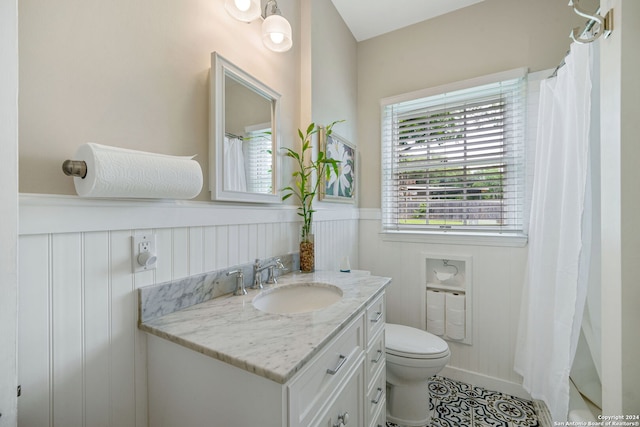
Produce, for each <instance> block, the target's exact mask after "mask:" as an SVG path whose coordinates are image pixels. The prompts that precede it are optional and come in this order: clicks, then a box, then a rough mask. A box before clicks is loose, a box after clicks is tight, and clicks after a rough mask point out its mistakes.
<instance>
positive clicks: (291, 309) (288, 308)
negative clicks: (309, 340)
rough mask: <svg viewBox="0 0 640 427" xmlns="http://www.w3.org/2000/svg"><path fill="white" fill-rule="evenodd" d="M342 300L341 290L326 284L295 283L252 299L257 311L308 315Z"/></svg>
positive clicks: (264, 292) (267, 291)
mask: <svg viewBox="0 0 640 427" xmlns="http://www.w3.org/2000/svg"><path fill="white" fill-rule="evenodd" d="M340 298H342V289H340V288H339V287H337V286H334V285H330V284H328V283H318V282H311V283H295V284H291V285H283V286H280V287H277V288H274V289H269V290H266V291H262V292H260V293H259V294H258V295H256V297H255V298H254V299H253V306H254V307H255V308H257V309H258V310H261V311H264V312H267V313H275V314H291V313H308V312H310V311H316V310H320V309H323V308H326V307H329V306H330V305H331V304H334V303H336V302H338V301H339V300H340Z"/></svg>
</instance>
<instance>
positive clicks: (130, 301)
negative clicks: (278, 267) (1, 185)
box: [18, 196, 358, 427]
mask: <svg viewBox="0 0 640 427" xmlns="http://www.w3.org/2000/svg"><path fill="white" fill-rule="evenodd" d="M26 199H28V202H27V204H28V205H29V207H28V208H27V210H29V211H31V212H32V214H30V215H27V216H26V218H25V219H24V220H23V222H22V223H21V228H22V229H23V231H24V233H23V234H21V236H20V241H19V274H20V283H19V307H18V309H19V313H18V315H19V343H18V370H19V371H18V376H19V383H20V384H21V385H22V390H23V393H22V396H21V397H20V399H19V400H18V410H19V426H20V427H42V426H49V427H76V426H83V427H96V426H97V427H103V426H104V427H146V426H147V377H146V336H145V334H144V333H142V332H139V331H138V329H137V304H136V293H135V290H136V289H137V288H139V287H142V286H147V285H152V284H155V283H162V282H165V281H169V280H173V279H178V278H182V277H187V276H190V275H193V274H199V273H203V272H206V271H211V270H216V269H220V268H224V267H229V266H232V265H235V264H242V263H247V262H252V261H253V260H254V259H255V258H266V257H269V256H274V255H277V254H283V253H288V252H294V251H297V244H298V234H299V230H300V225H299V223H298V222H296V218H295V214H294V215H293V216H291V215H290V214H291V209H289V208H284V207H283V211H282V212H280V213H278V212H276V211H274V210H268V211H269V214H268V215H266V216H265V215H264V211H263V210H261V209H256V210H255V212H252V210H251V208H244V207H236V208H235V210H236V211H237V212H236V213H233V209H231V208H228V207H225V208H224V209H223V211H224V213H225V215H226V217H227V219H229V218H233V217H236V218H238V219H239V221H238V222H237V223H234V222H229V223H226V224H222V223H220V218H216V219H212V220H211V224H207V223H206V222H205V223H203V222H202V221H201V219H202V218H203V217H208V216H210V217H212V218H214V217H216V214H217V213H219V212H220V209H219V207H211V210H210V211H208V212H207V209H206V208H203V207H202V206H200V205H198V206H197V208H196V209H195V210H194V209H189V208H187V209H185V212H184V215H183V218H182V220H183V222H184V223H185V224H189V225H188V226H177V225H176V224H177V223H176V222H175V221H177V220H176V219H175V218H177V217H179V215H175V211H176V210H177V211H180V207H179V206H171V207H170V208H169V210H170V211H171V212H174V214H172V215H173V216H174V219H172V220H171V221H170V222H171V224H172V226H171V227H157V228H151V227H150V228H140V227H139V221H138V219H136V217H137V215H140V212H139V210H140V209H142V206H143V205H144V204H143V203H142V202H136V203H134V204H133V205H131V204H129V203H126V202H125V203H120V202H113V204H114V205H116V206H118V207H119V209H117V212H118V216H119V218H118V220H117V221H116V220H114V219H112V220H111V222H110V223H109V224H108V225H109V226H114V225H117V228H114V229H110V228H106V227H103V228H104V229H101V228H100V226H99V224H98V223H97V222H98V221H99V218H93V219H90V218H85V219H84V220H82V221H80V222H81V223H82V224H78V223H77V222H76V223H73V221H71V222H70V221H69V216H82V215H88V214H91V213H95V212H98V210H96V205H93V204H91V203H90V202H89V201H84V200H73V198H71V197H69V198H62V199H61V198H55V197H54V198H51V197H42V198H38V197H33V196H29V197H27V198H26ZM38 200H39V203H38ZM51 201H53V205H54V206H53V207H52V209H49V207H51V206H50V205H49V202H51ZM97 203H98V206H99V207H101V208H104V207H109V208H108V209H107V211H109V212H115V211H116V209H114V208H113V206H111V205H110V204H109V203H108V202H106V201H99V202H97ZM36 209H37V210H38V211H39V212H40V215H41V216H42V217H46V223H47V224H49V225H51V227H52V231H51V232H49V233H44V232H41V231H43V230H41V227H42V224H32V223H29V221H36V220H37V216H35V215H33V212H35V211H36ZM128 209H132V210H133V211H135V212H136V214H135V215H132V221H131V222H130V223H128V221H127V217H128V215H127V212H126V211H127V210H128ZM156 209H158V206H157V205H156V204H155V203H150V205H149V211H150V212H153V211H154V210H156ZM162 209H164V208H162ZM247 211H248V212H247ZM354 211H355V210H349V211H347V210H344V209H342V210H341V212H338V213H331V212H325V213H324V219H323V216H322V215H318V217H319V218H318V217H316V221H315V235H316V242H317V249H316V267H317V268H319V269H327V268H337V266H338V263H339V261H340V258H341V257H342V256H349V257H350V259H351V263H352V267H353V268H357V260H358V248H357V243H358V219H357V211H355V213H354ZM194 212H195V217H194V215H193V213H194ZM55 216H59V217H58V219H59V221H58V222H56V220H55ZM251 216H253V218H252V220H251ZM283 220H284V221H283ZM166 221H168V220H167V219H166V218H165V219H163V220H162V223H166ZM152 222H153V221H152ZM116 223H117V224H116ZM128 224H129V225H128ZM37 230H39V231H40V232H35V231H37ZM143 232H144V233H155V234H156V239H157V252H158V266H157V269H155V270H150V271H145V272H141V273H137V274H132V273H131V236H133V235H134V234H137V233H143Z"/></svg>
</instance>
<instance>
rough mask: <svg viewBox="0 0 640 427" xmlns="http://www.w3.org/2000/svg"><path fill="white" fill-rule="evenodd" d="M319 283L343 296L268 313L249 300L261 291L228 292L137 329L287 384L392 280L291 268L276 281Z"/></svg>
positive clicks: (142, 324)
mask: <svg viewBox="0 0 640 427" xmlns="http://www.w3.org/2000/svg"><path fill="white" fill-rule="evenodd" d="M305 282H323V283H330V284H332V285H335V286H338V287H339V288H340V289H342V292H343V296H342V298H341V299H340V300H339V301H338V302H336V303H334V304H333V305H331V306H329V307H327V308H324V309H322V310H318V311H314V312H309V313H296V314H270V313H265V312H263V311H260V310H258V309H256V308H255V307H254V306H253V305H252V303H251V301H252V300H253V298H254V297H255V296H256V295H257V294H259V293H260V292H261V291H260V290H252V289H247V290H248V294H247V295H245V296H234V295H232V294H229V295H226V296H223V297H219V298H214V299H211V300H208V301H205V302H203V303H200V304H197V305H194V306H191V307H188V308H185V309H182V310H180V311H176V312H174V313H170V314H167V315H165V316H162V317H159V318H156V319H151V320H148V321H145V322H142V323H141V324H140V325H139V328H140V329H141V330H143V331H145V332H148V333H150V334H153V335H156V336H159V337H162V338H165V339H167V340H169V341H172V342H175V343H177V344H180V345H183V346H185V347H187V348H189V349H192V350H195V351H197V352H200V353H202V354H205V355H207V356H210V357H213V358H216V359H219V360H221V361H223V362H226V363H229V364H231V365H233V366H236V367H238V368H241V369H244V370H246V371H249V372H253V373H255V374H257V375H260V376H263V377H265V378H268V379H270V380H273V381H276V382H278V383H281V384H284V383H286V382H287V381H288V380H289V379H291V377H293V375H295V373H296V372H298V371H299V370H300V369H301V368H302V367H303V366H304V364H305V363H307V362H308V361H309V360H311V358H313V356H314V355H315V354H316V353H317V352H318V351H320V350H321V349H322V347H323V346H324V345H325V344H326V343H328V342H329V341H330V340H331V339H332V338H333V337H334V336H335V335H336V334H337V333H338V332H339V331H340V330H342V329H343V328H344V327H346V326H347V325H348V323H349V322H350V321H351V320H352V319H354V318H355V317H356V316H357V315H358V313H360V312H361V311H362V310H363V309H364V308H365V306H366V305H367V303H368V302H370V301H372V300H373V298H374V297H375V296H377V295H378V294H380V292H382V290H383V289H384V288H385V287H386V286H387V285H388V284H389V283H390V282H391V279H389V278H387V277H378V276H371V275H369V274H368V273H365V272H351V273H340V272H330V271H316V272H314V273H306V274H303V273H292V274H287V275H284V276H282V277H280V278H279V279H278V284H277V285H265V289H268V288H270V287H272V286H276V287H277V286H283V285H288V284H293V283H305Z"/></svg>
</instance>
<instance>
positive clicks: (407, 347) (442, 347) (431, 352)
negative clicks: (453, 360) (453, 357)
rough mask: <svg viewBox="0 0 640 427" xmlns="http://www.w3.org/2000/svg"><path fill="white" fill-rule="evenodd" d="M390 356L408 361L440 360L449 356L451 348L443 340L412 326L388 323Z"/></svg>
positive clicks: (387, 346)
mask: <svg viewBox="0 0 640 427" xmlns="http://www.w3.org/2000/svg"><path fill="white" fill-rule="evenodd" d="M385 341H386V352H387V354H388V355H393V356H397V357H403V358H407V359H440V358H443V357H448V356H449V354H450V353H449V346H448V345H447V342H446V341H445V340H443V339H442V338H440V337H438V336H436V335H433V334H431V333H429V332H427V331H423V330H421V329H416V328H412V327H410V326H404V325H395V324H391V323H387V324H386V326H385Z"/></svg>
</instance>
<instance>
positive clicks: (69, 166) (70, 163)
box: [62, 160, 87, 179]
mask: <svg viewBox="0 0 640 427" xmlns="http://www.w3.org/2000/svg"><path fill="white" fill-rule="evenodd" d="M62 172H64V174H65V175H67V176H77V177H79V178H83V179H84V177H86V176H87V162H85V161H84V160H65V161H64V162H63V163H62Z"/></svg>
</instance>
